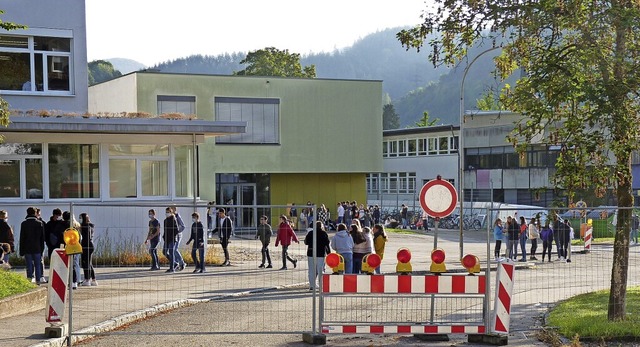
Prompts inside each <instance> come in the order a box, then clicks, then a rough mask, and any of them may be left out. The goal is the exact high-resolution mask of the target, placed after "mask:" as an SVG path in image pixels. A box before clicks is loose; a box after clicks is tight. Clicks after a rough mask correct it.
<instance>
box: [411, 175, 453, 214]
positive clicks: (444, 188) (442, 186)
mask: <svg viewBox="0 0 640 347" xmlns="http://www.w3.org/2000/svg"><path fill="white" fill-rule="evenodd" d="M457 203H458V193H457V191H456V188H455V187H454V186H453V185H452V184H451V183H450V182H449V181H446V180H443V179H435V180H431V181H429V182H427V184H425V185H424V186H422V189H420V205H422V209H423V210H425V212H427V214H428V215H430V216H432V217H439V218H442V217H446V216H448V215H450V214H451V212H453V210H455V208H456V204H457Z"/></svg>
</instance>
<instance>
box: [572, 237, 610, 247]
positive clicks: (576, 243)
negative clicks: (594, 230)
mask: <svg viewBox="0 0 640 347" xmlns="http://www.w3.org/2000/svg"><path fill="white" fill-rule="evenodd" d="M613 240H614V238H613V237H598V238H595V239H593V240H592V241H591V244H601V245H605V244H613ZM571 245H572V246H582V245H584V240H581V239H574V240H571Z"/></svg>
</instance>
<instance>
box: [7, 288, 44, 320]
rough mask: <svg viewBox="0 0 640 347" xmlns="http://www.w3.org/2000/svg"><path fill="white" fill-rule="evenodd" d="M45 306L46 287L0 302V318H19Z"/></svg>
mask: <svg viewBox="0 0 640 347" xmlns="http://www.w3.org/2000/svg"><path fill="white" fill-rule="evenodd" d="M46 305H47V286H40V287H37V288H34V289H32V290H30V291H28V292H26V293H23V294H18V295H13V296H10V297H7V298H4V299H2V300H0V318H9V317H15V316H19V315H22V314H25V313H30V312H34V311H38V310H41V309H43V308H45V306H46Z"/></svg>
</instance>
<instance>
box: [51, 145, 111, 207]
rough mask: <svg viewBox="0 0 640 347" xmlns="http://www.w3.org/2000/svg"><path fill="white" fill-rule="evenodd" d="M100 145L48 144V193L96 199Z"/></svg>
mask: <svg viewBox="0 0 640 347" xmlns="http://www.w3.org/2000/svg"><path fill="white" fill-rule="evenodd" d="M98 153H99V146H98V145H96V144H79V145H78V144H50V145H49V155H48V158H49V196H50V197H51V198H52V199H56V198H99V197H100V170H99V154H98Z"/></svg>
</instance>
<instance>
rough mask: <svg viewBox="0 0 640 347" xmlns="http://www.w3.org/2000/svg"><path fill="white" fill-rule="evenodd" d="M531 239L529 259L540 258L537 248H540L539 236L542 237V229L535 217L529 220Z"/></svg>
mask: <svg viewBox="0 0 640 347" xmlns="http://www.w3.org/2000/svg"><path fill="white" fill-rule="evenodd" d="M528 236H529V240H531V254H530V255H529V260H538V258H536V250H537V249H538V238H539V237H540V230H539V229H538V224H537V221H536V219H535V218H531V221H529V235H528Z"/></svg>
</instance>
